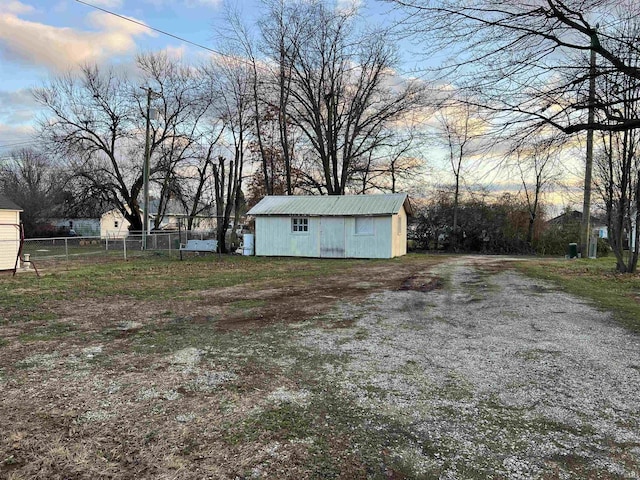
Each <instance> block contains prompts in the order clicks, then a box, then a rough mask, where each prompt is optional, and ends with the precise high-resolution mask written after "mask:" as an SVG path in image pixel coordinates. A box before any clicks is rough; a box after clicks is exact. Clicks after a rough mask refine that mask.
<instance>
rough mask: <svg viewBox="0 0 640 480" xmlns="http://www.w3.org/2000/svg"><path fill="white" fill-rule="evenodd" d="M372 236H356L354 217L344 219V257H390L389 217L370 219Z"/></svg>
mask: <svg viewBox="0 0 640 480" xmlns="http://www.w3.org/2000/svg"><path fill="white" fill-rule="evenodd" d="M372 218H373V234H370V235H369V234H364V235H359V234H356V217H348V218H347V219H346V222H345V225H346V243H347V246H346V257H348V258H389V257H390V256H391V216H390V215H388V216H384V217H372Z"/></svg>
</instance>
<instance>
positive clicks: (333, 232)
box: [320, 217, 345, 258]
mask: <svg viewBox="0 0 640 480" xmlns="http://www.w3.org/2000/svg"><path fill="white" fill-rule="evenodd" d="M344 255H345V240H344V218H343V217H326V218H322V219H321V220H320V256H321V257H327V258H344Z"/></svg>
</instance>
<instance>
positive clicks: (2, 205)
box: [0, 193, 22, 212]
mask: <svg viewBox="0 0 640 480" xmlns="http://www.w3.org/2000/svg"><path fill="white" fill-rule="evenodd" d="M0 210H19V211H20V212H21V211H22V209H21V208H20V207H19V206H17V205H16V204H15V203H13V202H12V201H11V200H9V199H8V198H7V197H5V196H4V195H2V194H1V193H0Z"/></svg>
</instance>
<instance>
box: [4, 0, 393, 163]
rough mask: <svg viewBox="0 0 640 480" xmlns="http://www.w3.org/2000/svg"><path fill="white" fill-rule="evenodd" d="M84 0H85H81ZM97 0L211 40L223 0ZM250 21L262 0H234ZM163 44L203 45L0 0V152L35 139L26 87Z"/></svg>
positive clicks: (59, 9) (371, 7)
mask: <svg viewBox="0 0 640 480" xmlns="http://www.w3.org/2000/svg"><path fill="white" fill-rule="evenodd" d="M83 1H84V0H83ZM354 2H355V5H357V6H358V8H359V13H360V15H363V16H364V17H365V18H367V19H371V20H372V21H376V22H378V21H381V20H383V19H384V18H385V16H384V15H383V12H384V10H385V9H386V7H384V6H383V4H382V3H380V2H378V1H376V0H336V3H337V7H338V8H344V7H346V6H348V5H353V4H354ZM85 3H90V4H91V5H93V6H95V7H99V8H101V9H104V10H109V11H111V12H114V13H117V14H118V15H122V16H125V17H128V18H131V19H133V20H135V21H137V22H140V23H143V24H145V25H149V26H151V27H154V28H156V29H159V30H163V31H165V32H168V33H171V34H173V35H175V36H178V37H182V38H184V39H186V40H189V41H191V42H194V43H197V44H200V45H203V46H206V47H209V48H213V49H215V48H216V33H215V32H216V29H219V28H220V27H221V25H222V21H223V19H224V14H225V5H224V2H223V0H86V2H85ZM231 3H232V5H234V8H236V9H238V10H239V11H240V12H241V13H242V14H243V17H245V18H246V19H247V21H248V23H251V22H252V20H254V19H255V18H253V17H255V15H256V12H258V11H259V8H258V5H259V0H232V2H231ZM159 50H167V51H170V52H173V53H176V54H180V55H183V56H186V57H189V56H194V57H196V56H197V55H202V54H203V53H205V54H206V53H207V51H206V50H204V49H201V48H198V47H196V46H193V45H190V44H189V43H186V42H183V41H180V40H178V39H175V38H172V37H169V36H166V35H163V34H160V33H157V32H155V31H152V30H150V29H148V28H146V27H144V26H142V25H138V24H135V23H132V22H129V21H126V20H123V19H121V18H118V17H115V16H113V15H110V14H109V13H106V12H104V11H101V10H99V9H98V8H93V7H91V6H88V5H86V4H84V3H82V2H78V1H75V0H0V65H1V68H0V156H2V154H6V153H8V151H10V150H11V149H12V148H15V147H17V146H23V145H27V143H24V142H33V139H32V137H31V134H32V132H33V124H34V119H35V116H36V113H37V105H36V104H35V102H34V100H33V98H32V96H31V93H30V89H31V88H33V87H38V86H40V85H42V84H43V83H44V82H46V81H47V79H48V78H50V77H52V76H55V75H60V74H62V73H64V72H66V71H68V70H69V69H73V68H74V67H76V66H77V65H79V64H82V63H87V62H88V63H94V62H97V63H99V64H123V63H124V64H126V63H128V62H131V60H132V59H133V57H134V55H135V54H136V53H137V52H148V51H159Z"/></svg>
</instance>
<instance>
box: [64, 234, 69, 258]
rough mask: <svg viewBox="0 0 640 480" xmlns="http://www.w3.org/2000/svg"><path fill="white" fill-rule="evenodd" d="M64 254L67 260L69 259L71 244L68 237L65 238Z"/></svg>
mask: <svg viewBox="0 0 640 480" xmlns="http://www.w3.org/2000/svg"><path fill="white" fill-rule="evenodd" d="M64 256H65V258H66V259H67V260H69V244H68V242H67V239H66V238H65V239H64Z"/></svg>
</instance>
